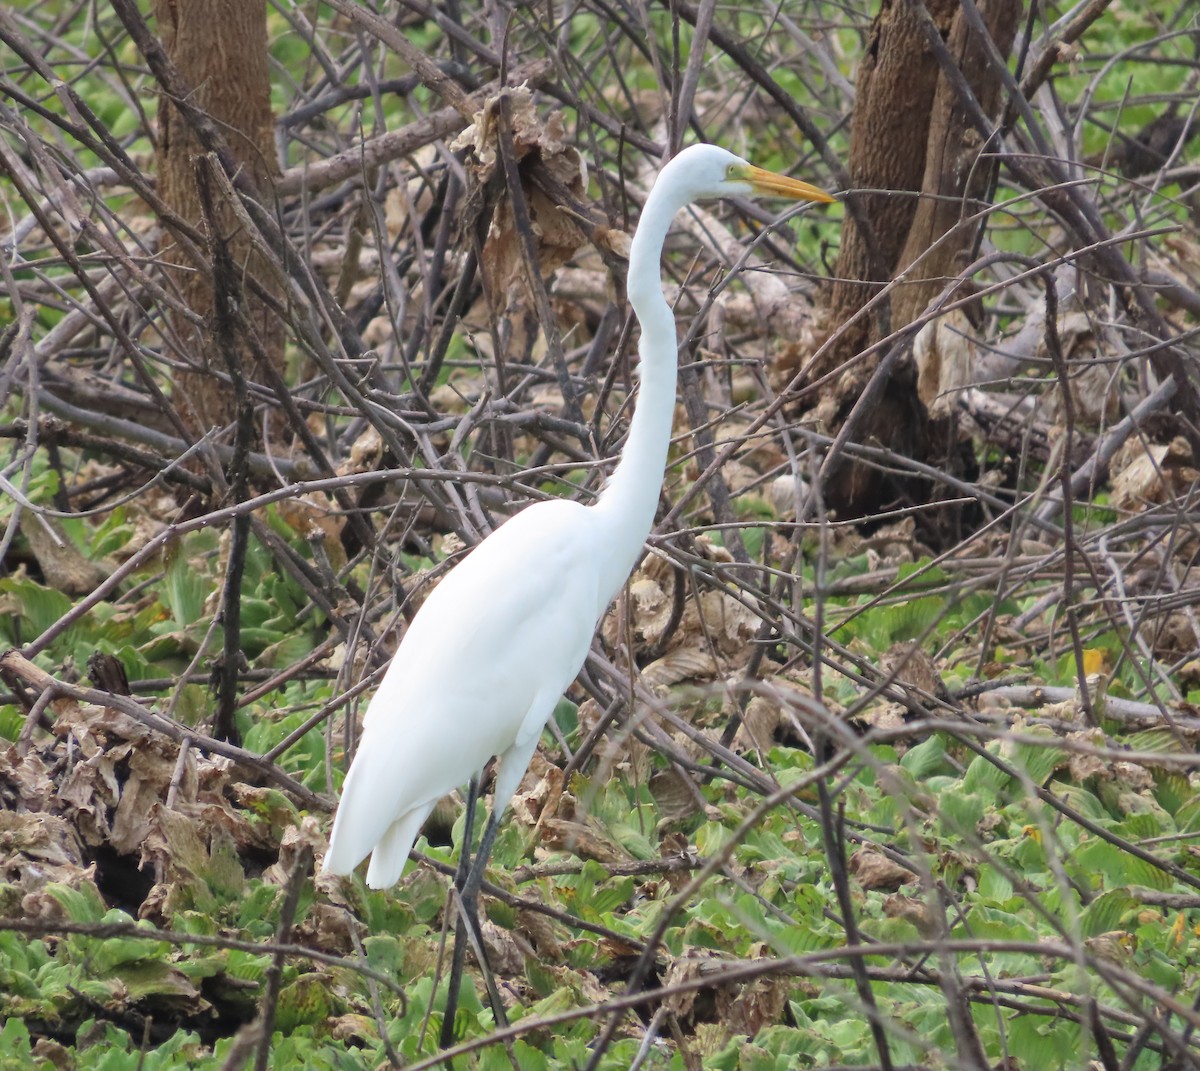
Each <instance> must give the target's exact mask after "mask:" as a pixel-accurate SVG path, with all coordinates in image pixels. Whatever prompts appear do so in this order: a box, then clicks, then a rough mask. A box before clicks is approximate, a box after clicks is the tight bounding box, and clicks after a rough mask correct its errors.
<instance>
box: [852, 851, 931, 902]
mask: <svg viewBox="0 0 1200 1071" xmlns="http://www.w3.org/2000/svg"><path fill="white" fill-rule="evenodd" d="M849 866H850V873H851V874H853V875H854V876H855V877H856V878H858V883H859V884H860V885H861V886H862V887H863V888H864V889H867V890H871V889H886V890H888V891H889V892H895V891H896V890H897V889H898V888H900V886H901V885H907V884H909V883H910V882H913V881H916V880H917V875H916V874H914V873H913V872H912V871H911V870H909V869H908V868H907V867H904V866H901V865H900V864H899V863H895V862H893V861H892V860H891V859H889V858H888V857H887V856H886V855H884V854H883V852H880V851H877V850H876V849H874V848H859V849H858V851H856V852H855V853H854V854H853V855H852V856H850V863H849Z"/></svg>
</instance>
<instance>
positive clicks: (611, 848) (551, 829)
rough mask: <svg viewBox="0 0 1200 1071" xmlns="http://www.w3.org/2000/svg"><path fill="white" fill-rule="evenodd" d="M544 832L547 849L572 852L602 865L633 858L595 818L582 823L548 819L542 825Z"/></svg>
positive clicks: (543, 839)
mask: <svg viewBox="0 0 1200 1071" xmlns="http://www.w3.org/2000/svg"><path fill="white" fill-rule="evenodd" d="M541 831H542V844H543V846H544V847H546V848H551V849H554V850H557V851H564V852H571V853H572V854H573V855H576V856H578V857H579V858H580V859H595V860H596V862H598V863H623V862H626V861H627V860H628V858H629V853H628V852H626V851H625V849H624V848H622V847H621V846H620V845H619V844H617V842H616V841H615V840H613V839H612V838H611V837H610V836H608V834H607V833H606V832H605V831H604V829H603V827H602V826H601V825H600V824H599V823H598V822H597V821H595V820H594V819H591V818H588V819H586V820H585V821H582V822H573V821H568V820H566V819H563V818H546V819H543V821H542V823H541Z"/></svg>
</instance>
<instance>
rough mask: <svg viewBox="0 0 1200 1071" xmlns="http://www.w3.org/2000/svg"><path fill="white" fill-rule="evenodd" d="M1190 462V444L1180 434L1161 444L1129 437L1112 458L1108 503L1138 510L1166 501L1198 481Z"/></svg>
mask: <svg viewBox="0 0 1200 1071" xmlns="http://www.w3.org/2000/svg"><path fill="white" fill-rule="evenodd" d="M1193 461H1194V458H1193V455H1192V447H1191V445H1190V444H1189V443H1188V441H1187V440H1186V439H1185V438H1183V436H1176V437H1175V438H1174V439H1172V440H1171V442H1170V443H1169V444H1167V445H1165V446H1164V445H1161V444H1157V443H1149V444H1148V443H1145V442H1144V441H1143V440H1142V439H1141V438H1138V437H1134V438H1131V439H1129V440H1128V441H1127V442H1126V444H1125V446H1123V447H1122V448H1121V450H1120V451H1118V453H1117V456H1116V458H1114V460H1113V464H1112V471H1113V472H1114V473H1115V475H1114V476H1113V479H1112V504H1113V505H1114V506H1115V507H1116V508H1117V509H1124V510H1131V511H1133V512H1138V511H1141V510H1144V509H1146V508H1147V507H1148V506H1151V505H1157V504H1161V503H1164V502H1168V501H1170V500H1171V499H1172V498H1174V497H1177V496H1178V495H1181V494H1183V493H1185V492H1186V491H1187V489H1188V488H1189V487H1193V486H1195V484H1196V483H1197V481H1200V472H1198V471H1197V470H1196V468H1195V467H1194V464H1193Z"/></svg>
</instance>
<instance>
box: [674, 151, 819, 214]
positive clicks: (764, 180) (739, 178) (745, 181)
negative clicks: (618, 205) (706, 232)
mask: <svg viewBox="0 0 1200 1071" xmlns="http://www.w3.org/2000/svg"><path fill="white" fill-rule="evenodd" d="M668 171H669V172H670V173H671V178H672V179H674V180H676V181H677V182H678V183H679V185H680V187H681V188H682V189H684V190H686V191H687V193H688V195H689V198H690V199H699V198H709V197H754V196H758V197H786V198H788V199H789V200H793V201H819V202H821V203H823V204H829V203H832V201H833V198H832V197H830V196H829V194H827V193H826V192H825V191H824V190H820V189H817V187H816V186H811V185H809V184H808V183H807V182H801V181H800V180H799V179H794V178H789V177H788V176H787V175H777V174H775V172H773V171H765V170H763V169H762V168H761V167H755V165H754V164H752V163H749V162H747V161H746V160H743V159H742V158H741V157H740V156H735V155H734V154H733V153H731V152H729V151H728V150H726V149H722V148H720V147H719V146H717V145H689V146H688V147H687V148H686V149H683V150H681V151H680V153H679V154H678V155H677V156H676V157H675V158H674V159H673V160H671V162H670V163H669V164H667V166H666V167H665V168H664V169H663V172H662V175H661V176H660V179H659V181H660V182H661V181H663V180H664V179H666V178H667V177H668V175H667V173H668Z"/></svg>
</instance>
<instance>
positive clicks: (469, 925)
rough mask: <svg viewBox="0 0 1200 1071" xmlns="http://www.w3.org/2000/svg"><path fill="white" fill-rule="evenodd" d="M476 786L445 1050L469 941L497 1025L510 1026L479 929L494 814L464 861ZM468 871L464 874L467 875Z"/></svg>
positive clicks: (459, 880)
mask: <svg viewBox="0 0 1200 1071" xmlns="http://www.w3.org/2000/svg"><path fill="white" fill-rule="evenodd" d="M476 788H477V786H476V783H475V781H474V780H472V781H471V791H470V796H469V797H468V801H467V821H466V823H465V828H464V831H463V848H462V854H461V855H460V857H459V862H458V870H457V872H456V873H455V875H454V888H455V891H456V892H457V894H458V895H457V896H456V897H455V902H456V906H457V907H458V908H459V918H458V923H457V925H455V927H454V958H453V959H452V960H451V963H450V987H449V990H448V992H447V993H446V1014H445V1017H444V1018H443V1019H442V1034H441V1038H440V1040H439V1044H440V1045H441V1047H442V1048H443V1049H447V1048H449V1047H450V1046H451V1045H452V1044H453V1043H454V1017H455V1014H456V1013H457V1011H458V994H459V991H460V989H461V988H462V975H463V970H464V969H465V967H466V962H467V942H468V941H470V943H471V944H472V945H473V946H474V947H475V958H476V959H477V960H478V961H479V966H480V969H481V970H482V971H483V978H484V982H485V983H486V985H487V990H488V999H489V1001H490V1002H491V1005H492V1014H493V1015H494V1016H495V1019H496V1025H497V1026H507V1025H508V1018H507V1016H505V1014H504V1003H503V1002H502V1001H501V1000H500V992H499V990H498V989H497V988H496V980H495V978H493V977H492V972H491V971H490V970H489V969H488V965H487V956H486V955H485V954H484V951H483V931H482V930H481V929H480V927H479V910H478V902H479V889H480V887H481V886H482V885H483V874H484V871H485V870H486V869H487V861H488V856H489V855H491V853H492V845H493V844H494V843H495V841H496V832H497V830H498V829H499V827H500V823H499V821H498V820H497V818H496V816H495V815H494V814H493V815H491V816H490V817H489V818H488V823H487V825H486V826H484V829H483V839H482V840H481V841H480V843H479V851H478V852H477V853H476V854H475V861H474V863H472V864H470V866H469V868H468V867H467V866H465V861H466V860H468V859H469V858H470V850H471V848H470V846H471V840H470V827H471V825H472V822H473V818H474V810H475V807H474V803H475V796H476V794H477V793H476ZM464 872H465V873H464Z"/></svg>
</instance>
